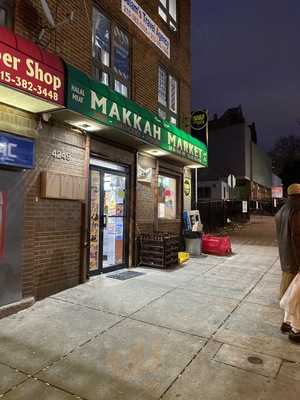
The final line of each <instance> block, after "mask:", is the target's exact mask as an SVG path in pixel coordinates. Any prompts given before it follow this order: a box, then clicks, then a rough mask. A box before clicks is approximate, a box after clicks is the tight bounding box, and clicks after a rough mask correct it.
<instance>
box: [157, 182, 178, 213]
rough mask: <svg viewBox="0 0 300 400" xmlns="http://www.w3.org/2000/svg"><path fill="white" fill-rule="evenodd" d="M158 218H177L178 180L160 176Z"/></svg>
mask: <svg viewBox="0 0 300 400" xmlns="http://www.w3.org/2000/svg"><path fill="white" fill-rule="evenodd" d="M158 218H164V219H175V218H176V179H175V178H170V177H167V176H162V175H159V176H158Z"/></svg>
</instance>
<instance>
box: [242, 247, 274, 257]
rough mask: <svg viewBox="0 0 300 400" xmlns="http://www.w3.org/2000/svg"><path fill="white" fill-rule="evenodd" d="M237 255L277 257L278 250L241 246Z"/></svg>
mask: <svg viewBox="0 0 300 400" xmlns="http://www.w3.org/2000/svg"><path fill="white" fill-rule="evenodd" d="M238 253H239V254H247V255H248V254H250V255H255V256H267V257H279V253H278V248H277V247H273V246H262V245H256V246H253V245H242V246H240V247H239V249H238Z"/></svg>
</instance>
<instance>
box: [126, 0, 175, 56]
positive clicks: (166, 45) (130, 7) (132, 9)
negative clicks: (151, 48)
mask: <svg viewBox="0 0 300 400" xmlns="http://www.w3.org/2000/svg"><path fill="white" fill-rule="evenodd" d="M122 11H123V13H124V14H125V15H127V17H128V18H129V19H131V21H132V22H134V24H135V25H136V26H137V27H138V28H139V29H140V30H141V31H143V32H144V34H145V35H146V36H147V37H148V39H150V40H151V42H152V43H154V44H155V45H156V46H157V47H158V48H159V49H160V50H161V51H162V52H163V53H164V54H165V55H166V56H167V57H168V58H170V47H171V45H170V39H169V38H168V37H167V36H166V35H165V34H164V33H163V31H162V30H161V29H160V28H159V27H158V26H157V25H156V23H155V22H154V21H153V20H152V19H151V18H150V17H149V15H148V14H147V13H146V12H145V11H144V10H143V9H142V8H141V7H140V6H139V5H138V3H137V2H136V1H134V0H122Z"/></svg>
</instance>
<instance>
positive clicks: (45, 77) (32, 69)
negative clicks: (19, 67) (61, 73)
mask: <svg viewBox="0 0 300 400" xmlns="http://www.w3.org/2000/svg"><path fill="white" fill-rule="evenodd" d="M26 66H27V71H26V74H27V75H28V76H30V77H32V78H35V79H37V80H38V81H41V82H45V83H46V84H47V85H51V86H52V87H53V90H55V91H57V90H58V89H59V88H60V87H61V80H60V78H59V77H58V76H55V75H52V74H50V72H45V71H44V70H43V69H42V68H40V64H39V63H38V62H37V61H34V60H31V59H30V58H28V59H27V60H26Z"/></svg>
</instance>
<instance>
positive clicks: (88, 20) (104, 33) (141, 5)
mask: <svg viewBox="0 0 300 400" xmlns="http://www.w3.org/2000/svg"><path fill="white" fill-rule="evenodd" d="M48 7H49V10H48V11H47V10H45V9H42V7H41V2H40V1H37V0H32V1H29V0H26V1H20V0H16V1H6V0H4V1H3V0H0V25H2V27H0V29H1V31H0V67H1V69H0V73H1V76H0V140H1V143H4V144H3V148H5V149H6V150H5V151H6V153H5V154H4V153H3V154H2V156H1V154H0V195H1V196H0V206H1V209H0V211H1V215H0V217H1V218H0V221H1V229H0V233H1V236H0V239H1V241H0V265H1V268H0V292H1V294H0V310H1V306H2V315H4V314H5V313H8V312H10V310H13V309H17V308H18V307H24V306H26V305H28V304H30V303H31V302H32V301H34V300H36V299H41V298H43V297H45V296H48V295H50V294H53V293H56V292H58V291H60V290H63V289H65V288H68V287H72V286H74V285H77V284H79V283H82V282H84V281H85V280H86V279H88V278H89V276H90V275H93V274H99V273H103V272H106V271H111V270H113V269H116V268H121V267H124V266H129V267H131V266H134V265H136V262H137V255H136V237H137V235H138V233H139V232H144V231H147V232H149V231H150V232H152V231H172V232H178V233H180V231H181V215H182V211H183V209H184V208H189V207H190V202H191V199H190V193H188V192H187V191H185V194H184V191H183V182H185V186H189V185H188V183H189V181H190V176H191V167H193V166H205V165H206V164H207V149H206V146H205V145H203V144H202V143H201V142H199V141H197V140H196V139H194V138H192V137H191V136H190V135H189V134H188V133H187V132H185V131H184V130H185V129H186V126H187V124H188V119H189V115H190V100H191V54H190V18H191V16H190V12H191V10H190V1H186V0H177V1H176V0H164V1H163V0H153V1H145V0H144V1H142V0H138V2H135V1H133V0H103V1H94V2H92V1H90V0H85V1H83V0H72V1H68V0H66V1H64V2H59V1H57V0H49V1H48ZM46 14H48V18H46ZM49 14H51V15H49ZM23 64H24V65H23ZM24 66H25V67H24ZM1 143H0V144H1ZM18 149H20V154H19V153H18V151H19V150H18ZM22 149H25V150H24V152H25V153H26V152H28V153H26V154H27V156H28V157H27V159H26V160H25V161H26V162H25V161H24V162H23V163H22V162H20V161H19V158H20V159H21V158H22V157H23V155H24V152H22ZM9 151H10V153H9ZM14 152H15V153H14ZM10 156H11V157H10ZM0 315H1V311H0Z"/></svg>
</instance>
